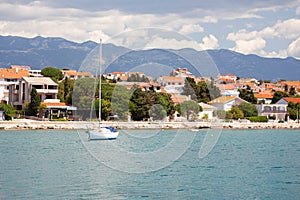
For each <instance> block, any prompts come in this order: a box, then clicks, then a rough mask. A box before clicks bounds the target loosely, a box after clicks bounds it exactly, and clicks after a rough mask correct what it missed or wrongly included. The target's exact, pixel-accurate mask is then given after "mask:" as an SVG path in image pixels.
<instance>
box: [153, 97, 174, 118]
mask: <svg viewBox="0 0 300 200" xmlns="http://www.w3.org/2000/svg"><path fill="white" fill-rule="evenodd" d="M155 104H158V105H161V106H162V108H163V110H165V111H166V115H167V116H170V117H171V118H172V117H173V115H174V113H175V105H174V102H173V100H172V98H171V95H170V94H167V93H155Z"/></svg>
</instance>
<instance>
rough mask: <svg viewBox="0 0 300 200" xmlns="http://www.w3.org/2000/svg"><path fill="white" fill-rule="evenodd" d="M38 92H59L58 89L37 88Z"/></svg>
mask: <svg viewBox="0 0 300 200" xmlns="http://www.w3.org/2000/svg"><path fill="white" fill-rule="evenodd" d="M36 91H37V93H39V94H57V93H58V89H37V90H36Z"/></svg>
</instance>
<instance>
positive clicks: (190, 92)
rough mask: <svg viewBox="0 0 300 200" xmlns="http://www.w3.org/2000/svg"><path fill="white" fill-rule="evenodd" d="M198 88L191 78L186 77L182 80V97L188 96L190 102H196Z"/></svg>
mask: <svg viewBox="0 0 300 200" xmlns="http://www.w3.org/2000/svg"><path fill="white" fill-rule="evenodd" d="M197 92H198V87H197V84H196V82H195V80H194V79H193V78H190V77H186V79H185V80H184V87H183V92H182V94H183V95H186V96H190V97H191V99H192V100H197V95H196V94H197Z"/></svg>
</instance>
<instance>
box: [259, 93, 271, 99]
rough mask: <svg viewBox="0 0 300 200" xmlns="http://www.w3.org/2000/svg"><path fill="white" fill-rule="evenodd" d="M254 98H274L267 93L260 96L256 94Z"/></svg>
mask: <svg viewBox="0 0 300 200" xmlns="http://www.w3.org/2000/svg"><path fill="white" fill-rule="evenodd" d="M254 96H255V97H256V98H258V99H272V98H273V95H272V94H267V93H258V94H254Z"/></svg>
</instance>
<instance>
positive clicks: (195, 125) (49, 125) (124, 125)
mask: <svg viewBox="0 0 300 200" xmlns="http://www.w3.org/2000/svg"><path fill="white" fill-rule="evenodd" d="M103 125H106V126H113V127H116V128H117V129H123V130H129V129H204V128H212V129H300V124H299V123H296V122H285V123H278V122H267V123H250V122H238V121H234V122H222V121H214V122H103ZM95 126H97V122H86V121H35V120H29V119H14V120H12V121H1V122H0V129H1V130H23V129H32V130H34V129H70V130H76V129H81V130H88V129H91V128H93V127H95Z"/></svg>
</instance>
